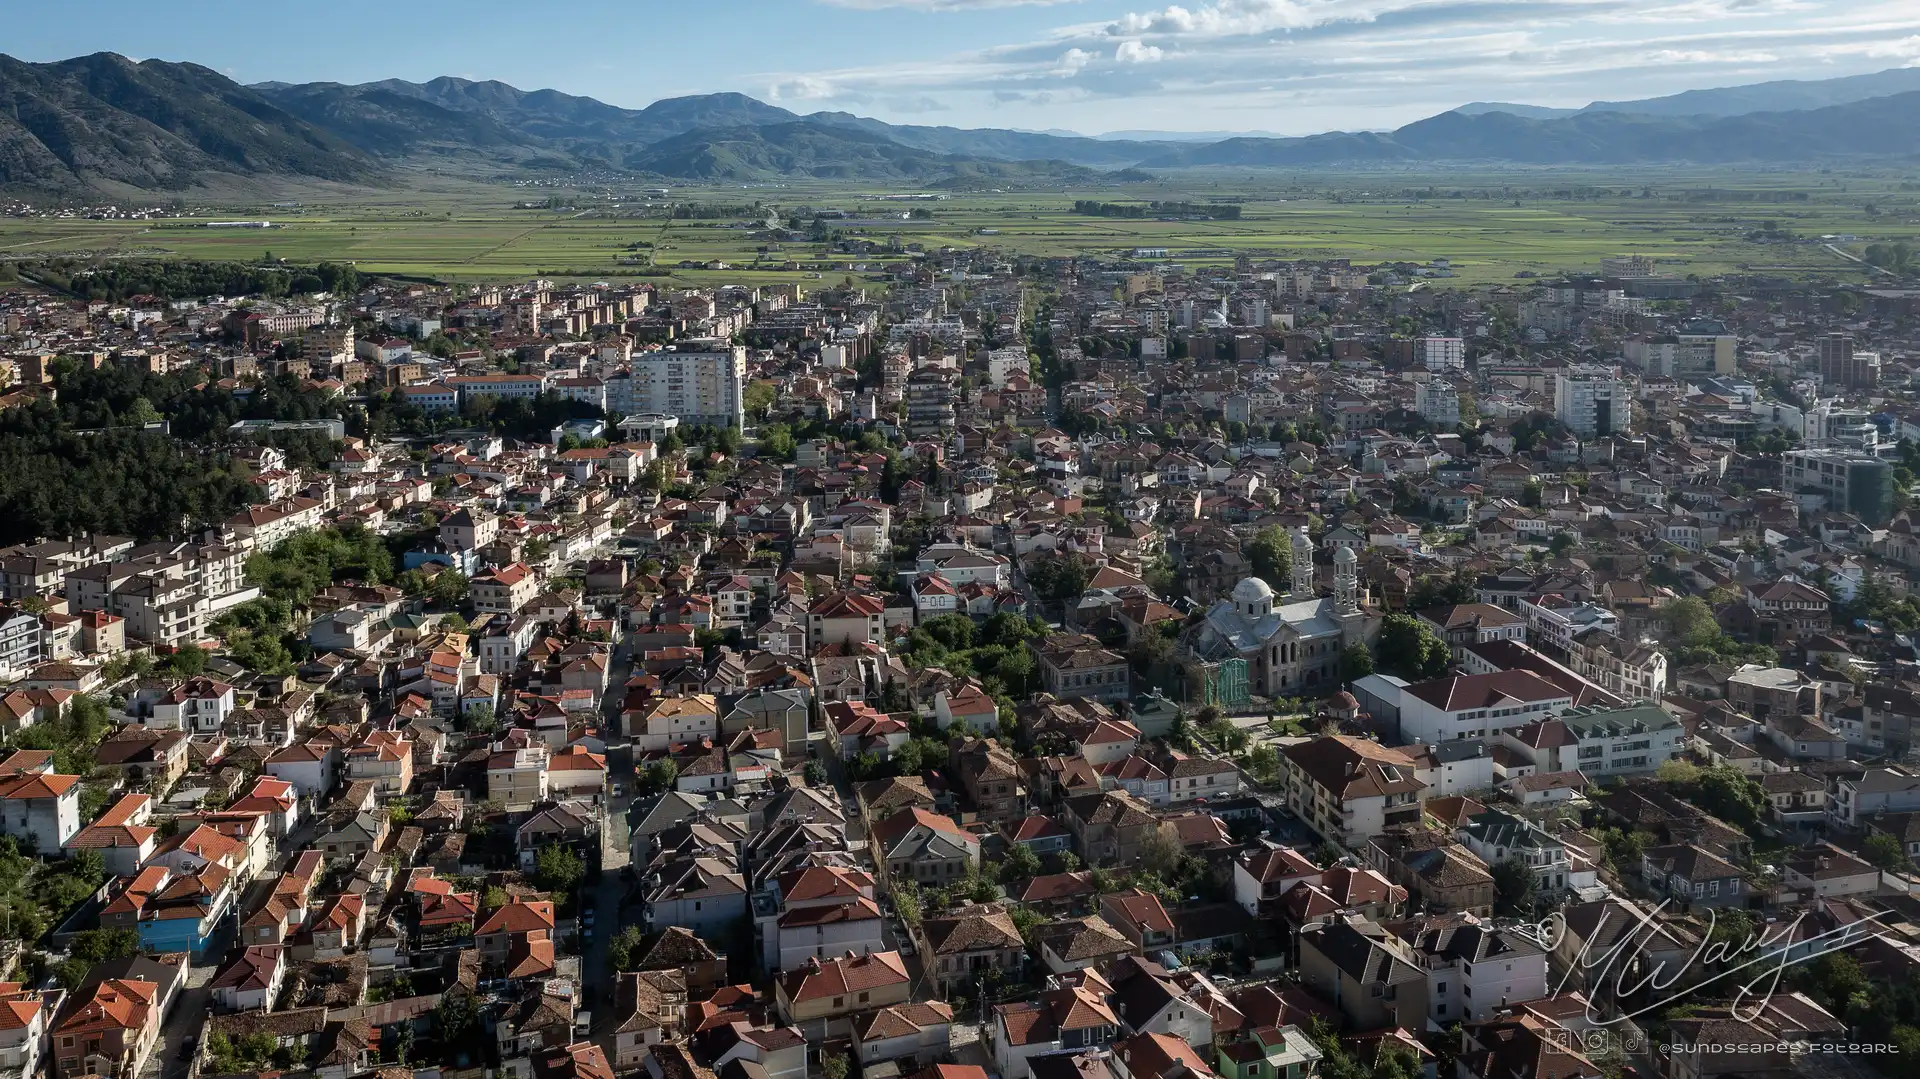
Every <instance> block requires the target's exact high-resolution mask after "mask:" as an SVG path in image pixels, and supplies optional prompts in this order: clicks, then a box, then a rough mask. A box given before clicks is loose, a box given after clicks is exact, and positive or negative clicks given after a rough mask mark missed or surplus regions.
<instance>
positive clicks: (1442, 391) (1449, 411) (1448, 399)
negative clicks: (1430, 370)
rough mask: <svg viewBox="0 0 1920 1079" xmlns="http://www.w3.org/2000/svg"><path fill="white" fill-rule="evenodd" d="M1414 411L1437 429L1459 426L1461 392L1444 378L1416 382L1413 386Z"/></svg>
mask: <svg viewBox="0 0 1920 1079" xmlns="http://www.w3.org/2000/svg"><path fill="white" fill-rule="evenodd" d="M1413 410H1414V411H1415V412H1418V413H1419V414H1420V415H1421V416H1422V417H1424V418H1425V419H1426V421H1427V422H1428V423H1431V424H1433V425H1434V426H1436V427H1443V426H1447V425H1451V424H1458V423H1459V422H1460V391H1458V390H1456V389H1454V388H1453V383H1451V382H1448V381H1447V380H1446V379H1444V378H1429V379H1424V380H1422V381H1420V382H1416V383H1414V384H1413Z"/></svg>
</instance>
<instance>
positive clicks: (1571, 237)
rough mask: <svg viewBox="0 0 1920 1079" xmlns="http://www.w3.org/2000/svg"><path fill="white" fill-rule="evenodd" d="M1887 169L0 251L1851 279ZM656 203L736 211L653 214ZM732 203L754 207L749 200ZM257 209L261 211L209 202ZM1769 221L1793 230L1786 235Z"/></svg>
mask: <svg viewBox="0 0 1920 1079" xmlns="http://www.w3.org/2000/svg"><path fill="white" fill-rule="evenodd" d="M1914 179H1915V178H1914V177H1910V176H1905V175H1901V174H1898V173H1893V172H1888V171H1872V172H1868V171H1863V172H1860V173H1857V174H1856V173H1847V174H1838V173H1833V172H1821V173H1792V172H1779V171H1759V172H1754V173H1751V174H1738V173H1729V172H1728V171H1726V170H1715V171H1712V172H1707V171H1698V172H1693V171H1687V170H1680V169H1667V170H1655V171H1649V172H1638V173H1634V172H1617V173H1601V172H1581V171H1564V172H1549V171H1538V172H1523V173H1513V172H1505V173H1490V172H1489V173H1477V172H1469V171H1454V172H1445V173H1431V172H1429V173H1405V174H1402V173H1392V174H1383V173H1365V174H1354V175H1337V174H1324V173H1323V174H1312V175H1304V174H1303V175H1298V176H1293V175H1285V174H1277V173H1264V174H1262V173H1243V174H1217V175H1216V174H1195V175H1186V176H1170V177H1165V178H1161V179H1157V180H1156V181H1154V182H1149V183H1130V184H1115V185H1112V186H1110V187H1107V188H1104V189H1085V190H1078V189H1076V190H1071V191H1062V190H1049V191H1015V192H991V191H990V192H952V193H938V194H937V197H933V198H928V199H925V200H920V201H907V200H904V199H901V198H900V197H899V196H902V195H909V194H931V193H921V192H911V191H888V190H878V189H873V188H862V187H859V186H853V185H826V184H810V183H792V184H778V185H773V184H760V185H752V186H747V187H742V186H739V185H735V186H730V187H717V186H716V187H704V188H703V187H683V188H676V189H673V190H672V191H670V192H662V191H660V190H658V189H645V188H641V187H637V186H636V187H633V188H630V189H625V190H622V189H619V188H611V187H593V188H587V187H570V188H534V189H529V188H527V187H516V186H512V185H486V184H477V183H469V184H462V183H447V182H442V183H437V184H423V185H419V186H416V187H412V188H408V189H404V190H387V191H379V192H366V193H346V194H343V193H339V192H327V193H325V194H324V195H322V196H321V197H317V198H309V199H305V200H299V204H298V205H295V206H287V205H273V204H263V203H244V202H236V203H232V204H222V205H209V206H204V207H196V208H194V209H193V210H192V211H191V212H192V214H193V216H192V217H191V218H187V219H179V218H173V219H161V220H124V219H120V220H88V219H84V218H78V217H47V216H39V217H13V218H0V259H25V258H38V257H45V256H52V255H78V256H85V257H91V258H124V257H187V258H205V259H243V260H253V259H258V258H261V257H262V256H264V255H267V254H268V253H271V255H272V256H273V257H275V258H282V259H288V260H290V261H294V262H302V263H310V262H317V261H321V260H339V261H352V262H354V263H355V264H356V265H358V266H359V267H360V268H361V269H363V270H365V271H369V272H379V273H389V274H403V275H409V276H419V277H427V278H436V279H442V280H453V281H462V280H466V281H472V280H502V279H511V278H524V277H529V276H535V275H539V276H548V277H557V278H596V277H606V278H614V277H620V276H646V277H649V278H656V279H665V280H674V281H682V282H685V283H687V284H712V283H721V282H729V281H738V282H752V283H765V282H771V281H781V280H794V279H796V278H807V277H811V276H812V275H816V274H817V275H820V276H822V277H827V276H831V277H833V278H836V279H837V278H839V277H842V276H855V277H859V276H864V275H868V274H875V273H880V272H884V271H885V269H886V268H887V266H888V265H889V264H891V263H893V262H896V261H898V260H900V259H903V258H906V257H908V256H909V254H910V253H911V252H912V251H913V250H914V249H916V248H918V249H921V250H932V249H938V248H942V247H961V248H964V247H980V248H994V249H998V250H1002V251H1008V252H1016V253H1022V254H1031V255H1040V256H1066V255H1092V256H1108V257H1111V256H1119V255H1130V254H1132V253H1134V252H1136V251H1138V250H1139V249H1142V248H1146V249H1155V250H1156V251H1157V250H1159V249H1164V250H1165V252H1166V255H1165V257H1166V258H1168V259H1169V260H1172V261H1177V262H1179V263H1181V264H1184V265H1189V266H1201V265H1208V264H1223V263H1231V262H1233V261H1234V260H1235V259H1236V258H1237V257H1241V256H1246V257H1250V258H1253V259H1255V260H1260V259H1301V258H1308V259H1312V258H1333V257H1342V258H1351V259H1352V260H1354V261H1355V262H1361V263H1378V262H1389V261H1408V262H1416V263H1429V262H1431V261H1432V260H1434V259H1438V258H1444V259H1447V260H1449V262H1450V263H1451V272H1452V274H1453V277H1454V281H1455V283H1460V284H1474V283H1491V282H1499V281H1512V280H1513V279H1514V277H1515V276H1516V275H1538V276H1547V275H1551V274H1554V273H1558V272H1563V271H1577V270H1583V269H1585V270H1592V269H1596V268H1597V267H1598V264H1599V260H1600V259H1602V258H1604V257H1607V256H1613V255H1645V256H1647V257H1649V258H1652V259H1654V260H1655V262H1656V265H1657V266H1658V267H1659V269H1660V270H1661V271H1662V272H1669V273H1677V274H1701V275H1707V274H1715V273H1723V272H1730V271H1758V272H1781V273H1789V274H1793V275H1797V276H1825V277H1832V278H1834V279H1837V280H1863V279H1865V278H1866V277H1867V276H1868V275H1869V273H1870V271H1868V270H1866V269H1864V268H1862V267H1861V266H1859V265H1858V264H1855V263H1851V262H1848V261H1847V260H1845V259H1843V258H1842V257H1840V256H1839V255H1837V254H1835V253H1834V252H1833V251H1832V250H1831V249H1829V248H1828V247H1827V243H1828V242H1832V243H1834V244H1835V246H1838V247H1840V248H1841V249H1842V250H1849V251H1852V252H1855V253H1858V252H1860V251H1862V250H1864V248H1865V246H1866V245H1867V244H1869V243H1886V242H1894V241H1909V242H1914V241H1916V238H1917V237H1920V183H1915V182H1914ZM1082 199H1085V200H1093V201H1100V202H1113V203H1141V202H1150V201H1154V200H1164V201H1176V202H1189V203H1203V204H1205V203H1225V204H1231V205H1234V206H1237V207H1238V208H1239V212H1240V216H1239V217H1238V219H1235V220H1171V219H1161V218H1160V217H1159V216H1157V215H1155V214H1153V213H1151V212H1149V213H1148V215H1147V216H1144V217H1138V218H1133V217H1125V218H1122V217H1100V216H1090V215H1087V214H1082V213H1077V212H1075V211H1074V208H1073V204H1074V202H1075V201H1076V200H1082ZM668 203H710V204H724V205H726V206H729V207H738V208H740V210H739V211H738V212H733V213H727V214H722V215H720V216H717V217H707V218H700V219H683V218H671V219H670V218H666V217H663V216H661V214H662V213H663V209H662V208H663V207H664V206H665V205H666V204H668ZM749 207H751V209H748V208H749ZM822 209H831V210H834V211H839V212H841V213H844V214H845V215H846V218H847V219H846V220H829V221H827V222H825V224H824V226H823V228H824V229H826V230H827V233H828V235H829V238H830V239H839V240H854V241H861V240H865V241H870V242H872V243H873V244H875V245H877V247H875V248H873V249H867V250H852V251H848V250H842V249H838V248H836V247H833V246H830V244H829V243H826V242H816V241H815V240H813V239H799V240H796V239H791V238H781V237H778V236H774V235H770V234H769V232H768V231H767V227H768V222H769V221H778V222H782V223H785V222H788V221H791V220H792V219H794V218H798V219H800V222H801V223H802V226H803V229H810V226H811V220H812V216H813V213H814V211H817V210H822ZM235 219H246V220H269V221H271V222H272V223H273V226H274V227H272V228H270V229H240V228H209V227H205V224H206V222H208V221H222V220H235ZM1783 237H1791V239H1785V238H1783Z"/></svg>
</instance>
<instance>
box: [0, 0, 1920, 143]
mask: <svg viewBox="0 0 1920 1079" xmlns="http://www.w3.org/2000/svg"><path fill="white" fill-rule="evenodd" d="M0 48H4V50H5V51H6V52H8V53H10V54H12V55H14V56H17V57H19V58H21V59H24V60H54V59H61V58H64V57H67V56H73V55H78V54H82V53H88V52H97V51H100V50H110V51H114V52H120V53H125V54H126V55H128V56H133V57H136V58H146V57H159V58H162V59H168V60H192V61H195V62H197V63H202V64H205V65H207V66H208V67H212V68H215V69H217V70H219V71H222V72H224V73H226V74H228V75H230V76H232V77H233V78H235V79H238V80H240V81H242V82H257V81H261V80H266V79H281V80H286V81H292V82H305V81H317V80H332V81H338V82H365V81H370V80H374V79H383V78H405V79H414V80H421V79H427V78H431V77H433V76H435V75H443V74H448V75H460V76H464V77H467V78H473V79H489V78H491V79H499V80H501V81H504V82H508V83H512V84H513V85H515V86H519V87H521V88H523V89H538V88H542V87H552V88H554V89H557V90H563V91H566V92H569V93H575V94H586V95H589V96H592V97H597V98H600V99H601V100H604V101H608V102H611V103H613V104H617V105H625V106H629V107H636V108H637V107H641V106H644V105H646V104H647V103H648V102H650V101H653V100H656V99H658V98H662V97H672V96H677V95H680V94H691V93H705V92H710V91H716V90H738V91H740V92H742V93H748V94H752V95H753V96H755V97H758V98H761V99H762V100H767V101H773V102H775V103H777V104H780V105H783V106H785V107H787V108H790V109H793V110H794V111H796V112H812V111H816V110H820V109H844V110H847V111H850V112H857V113H860V114H862V115H868V116H877V117H879V118H881V119H885V120H892V121H897V122H909V123H929V124H950V125H955V126H962V127H983V126H998V127H1022V128H1033V129H1045V128H1068V129H1073V130H1078V131H1084V132H1088V133H1096V132H1102V131H1112V130H1120V129H1140V128H1147V129H1158V130H1176V131H1197V130H1206V131H1216V130H1241V131H1244V130H1265V131H1274V132H1280V133H1283V134H1306V133H1311V132H1315V131H1325V130H1330V129H1337V128H1344V129H1359V128H1388V127H1393V126H1396V125H1398V124H1402V123H1405V122H1408V121H1410V120H1415V119H1418V118H1420V117H1422V116H1428V115H1431V114H1433V113H1435V112H1438V111H1441V110H1443V109H1446V108H1450V107H1452V106H1455V105H1459V104H1462V103H1464V102H1467V101H1473V100H1504V101H1522V102H1530V103H1534V104H1543V105H1583V104H1585V103H1587V102H1588V101H1590V100H1593V99H1596V98H1600V99H1627V98H1636V97H1647V96H1653V95H1658V94H1665V93H1673V92H1677V91H1680V90H1686V89H1693V88H1696V87H1704V86H1726V85H1735V84H1739V83H1745V82H1758V81H1763V80H1767V79H1782V78H1808V79H1816V78H1831V77H1834V76H1839V75H1851V74H1859V73H1862V72H1867V71H1878V70H1882V69H1884V68H1889V67H1902V66H1912V65H1917V64H1920V2H1916V0H1185V2H1183V3H1174V4H1168V3H1165V2H1160V3H1144V2H1132V0H708V2H707V3H702V4H686V3H681V2H671V3H669V2H662V0H625V2H622V3H612V2H601V0H573V2H570V3H566V4H561V5H552V6H551V7H547V6H545V5H538V4H526V3H524V2H516V3H511V4H508V3H495V2H493V0H466V2H464V3H443V2H439V0H385V2H380V3H370V2H365V0H329V2H328V3H325V4H315V5H299V6H297V7H296V6H294V5H284V6H283V5H277V4H260V3H258V2H257V0H256V2H254V3H248V4H241V3H234V2H227V0H172V2H170V3H168V4H166V5H163V6H162V7H161V8H156V7H155V6H154V5H153V4H151V3H142V4H134V3H130V2H122V0H64V2H62V3H60V4H57V5H36V6H35V7H34V9H33V10H32V12H31V13H15V14H14V15H13V16H12V18H10V19H9V25H8V33H7V35H6V40H5V42H4V43H0Z"/></svg>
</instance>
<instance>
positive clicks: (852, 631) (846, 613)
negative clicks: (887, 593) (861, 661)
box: [807, 592, 887, 648]
mask: <svg viewBox="0 0 1920 1079" xmlns="http://www.w3.org/2000/svg"><path fill="white" fill-rule="evenodd" d="M886 612H887V604H886V601H885V600H884V599H882V598H880V597H879V596H871V595H866V594H863V593H859V592H834V593H832V594H831V595H827V596H822V597H821V598H820V599H818V600H816V601H815V602H814V604H813V606H812V607H810V608H808V609H807V646H808V647H809V648H819V647H820V646H821V645H824V644H868V643H874V644H878V643H880V642H882V641H885V640H886V639H887V637H886V628H885V625H884V622H885V618H886Z"/></svg>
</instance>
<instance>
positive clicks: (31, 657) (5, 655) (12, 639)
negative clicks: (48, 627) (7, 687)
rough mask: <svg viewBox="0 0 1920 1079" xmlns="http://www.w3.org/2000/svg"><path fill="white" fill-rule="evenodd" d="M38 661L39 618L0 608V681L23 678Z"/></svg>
mask: <svg viewBox="0 0 1920 1079" xmlns="http://www.w3.org/2000/svg"><path fill="white" fill-rule="evenodd" d="M40 659H41V646H40V618H39V616H38V615H32V614H28V613H27V612H25V611H21V610H15V609H11V608H7V609H0V679H5V680H7V681H12V680H14V679H16V678H20V677H23V676H24V675H25V674H26V673H27V671H28V670H29V669H31V668H32V667H33V665H34V664H36V663H38V662H40Z"/></svg>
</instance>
